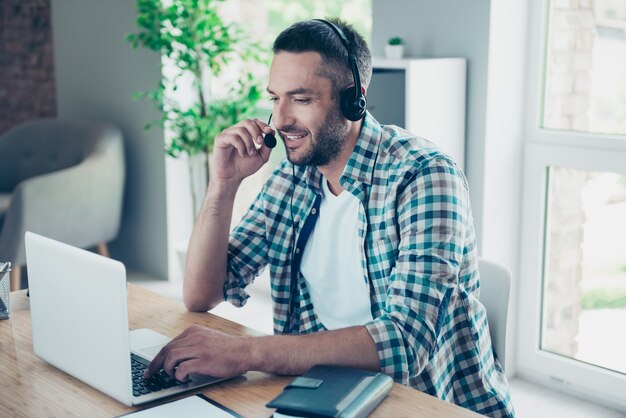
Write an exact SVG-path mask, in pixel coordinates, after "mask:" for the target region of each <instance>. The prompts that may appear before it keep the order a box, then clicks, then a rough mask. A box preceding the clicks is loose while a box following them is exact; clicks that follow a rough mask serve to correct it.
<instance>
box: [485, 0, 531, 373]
mask: <svg viewBox="0 0 626 418" xmlns="http://www.w3.org/2000/svg"><path fill="white" fill-rule="evenodd" d="M527 15H528V4H527V3H526V2H504V1H492V2H491V19H490V30H489V69H488V79H487V82H488V83H487V112H486V131H485V154H484V157H483V165H484V179H483V196H482V199H483V204H482V209H483V211H482V222H481V225H482V228H483V233H482V237H483V240H482V253H481V254H482V255H483V256H484V257H487V258H489V259H492V260H496V261H498V262H501V263H503V264H505V265H506V266H508V267H509V268H510V269H511V271H512V273H513V283H512V286H511V298H510V302H509V317H508V321H507V329H508V330H509V332H508V333H507V357H506V359H507V362H506V366H505V369H506V371H507V375H509V376H512V375H513V374H515V363H516V348H517V347H516V341H517V333H516V331H517V327H516V326H515V325H516V324H517V318H518V307H519V306H520V304H519V302H518V294H519V280H518V279H519V277H520V275H519V263H518V259H519V255H520V236H521V234H520V206H521V193H522V162H523V161H522V156H523V152H522V150H523V147H522V145H523V138H524V137H523V119H524V118H523V115H524V98H525V92H526V90H527V89H526V81H527V80H526V78H527V77H526V73H525V68H526V65H525V59H526V56H525V54H526V52H525V51H526V48H525V46H526V34H527Z"/></svg>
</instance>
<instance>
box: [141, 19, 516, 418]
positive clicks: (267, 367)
mask: <svg viewBox="0 0 626 418" xmlns="http://www.w3.org/2000/svg"><path fill="white" fill-rule="evenodd" d="M333 22H334V24H336V25H337V26H338V27H339V29H337V28H336V27H333V26H332V25H331V24H329V23H328V22H324V21H319V20H312V21H305V22H300V23H296V24H294V25H293V26H291V27H290V28H288V29H286V30H285V31H284V32H282V33H281V34H280V35H279V36H278V38H277V39H276V41H275V43H274V47H273V50H274V59H273V62H272V65H271V69H270V79H269V84H268V87H267V91H268V92H269V94H270V96H271V99H272V102H273V121H274V126H275V127H276V131H277V132H278V133H279V134H280V136H281V138H282V140H283V142H284V145H285V148H286V151H287V159H286V160H285V161H283V162H282V164H281V165H280V166H279V167H278V168H277V169H276V170H275V171H274V173H273V174H272V176H271V177H270V179H269V180H268V181H267V183H266V184H265V186H264V188H263V190H262V191H261V193H260V194H259V196H258V197H257V199H256V201H255V202H254V203H253V205H252V206H251V208H250V209H249V211H248V213H247V214H246V215H245V216H244V218H243V219H242V221H241V222H240V224H239V225H238V226H237V227H236V228H235V229H234V230H233V231H232V232H231V233H230V236H229V231H228V226H229V225H230V219H231V213H232V207H233V200H234V197H235V194H236V192H237V189H238V187H239V185H240V184H241V182H242V180H243V179H244V178H246V177H248V176H249V175H251V174H253V173H255V172H256V171H257V170H259V169H260V168H261V166H262V165H263V164H265V163H266V162H267V160H268V158H269V155H270V149H269V148H268V147H266V146H265V145H263V135H265V134H270V133H273V132H274V131H273V129H272V128H271V127H270V126H269V125H268V124H265V123H263V122H262V121H260V120H246V121H242V122H240V123H238V124H237V125H235V126H233V127H231V128H228V129H226V130H224V131H223V132H222V133H221V134H220V135H219V136H218V137H217V138H216V140H215V146H214V159H215V165H214V173H213V175H212V177H211V182H210V185H209V187H208V190H207V195H206V199H205V202H204V205H203V209H202V211H201V214H200V217H199V219H198V222H197V224H196V226H195V228H194V231H193V234H192V237H191V241H190V244H189V249H188V254H187V265H186V271H185V284H184V301H185V304H186V306H187V307H188V309H190V310H192V311H206V310H208V309H211V308H212V307H214V306H216V305H217V304H219V303H220V302H222V301H223V300H224V299H225V300H227V301H229V302H231V303H232V304H234V305H236V306H241V305H243V304H244V303H245V302H246V299H247V297H248V295H247V294H246V292H245V287H246V286H247V285H248V284H250V283H251V282H252V280H253V279H254V278H255V277H256V276H258V275H259V273H260V272H261V271H262V269H264V268H265V267H266V266H268V267H269V269H270V277H271V286H272V300H273V306H274V330H275V335H272V336H266V337H235V336H230V335H226V334H222V333H219V332H216V331H213V330H210V329H206V328H203V327H199V326H193V327H190V328H189V329H187V330H186V331H185V332H183V333H182V334H181V335H179V336H178V337H177V338H175V339H174V340H173V341H172V342H171V343H170V344H169V345H168V346H166V347H165V348H164V349H163V350H162V351H161V352H160V353H159V354H158V355H157V357H156V358H155V359H154V361H153V363H152V364H151V366H150V369H149V372H148V374H151V373H154V372H155V371H156V370H158V369H159V368H161V367H162V368H163V369H164V370H165V371H166V372H167V373H168V374H170V375H171V376H175V377H176V378H177V379H179V380H184V379H186V377H187V376H188V375H189V374H190V373H201V374H209V375H214V376H235V375H237V374H240V373H243V372H246V371H248V370H260V371H265V372H270V373H280V374H301V373H303V372H305V371H306V370H307V369H309V368H310V367H312V366H313V365H315V364H336V365H343V366H352V367H358V368H365V369H372V370H382V371H383V372H385V373H387V374H389V375H390V376H392V377H393V378H394V379H395V380H396V381H397V382H400V383H402V384H405V385H409V386H412V387H414V388H416V389H419V390H422V391H424V392H427V393H430V394H432V395H434V396H438V397H440V398H442V399H445V400H448V401H450V402H454V403H457V404H459V405H462V406H465V407H467V408H470V409H473V410H475V411H477V412H479V413H483V414H488V415H491V416H510V415H512V414H513V408H512V405H511V402H510V397H509V393H508V384H507V382H506V378H505V377H504V373H503V371H502V367H501V366H500V364H499V362H497V361H495V360H494V358H493V355H492V348H491V342H490V339H489V334H488V331H487V330H488V328H487V322H486V315H485V310H484V308H483V307H482V305H481V304H480V302H479V301H478V299H477V295H478V286H479V285H478V272H477V255H476V243H475V236H474V229H473V223H472V222H473V221H472V214H471V209H470V204H469V195H468V190H467V183H466V180H465V177H464V175H463V174H462V172H461V170H460V169H459V168H458V167H457V165H456V164H455V163H454V162H453V161H451V160H450V158H449V157H447V156H446V155H445V154H443V153H441V152H440V151H439V150H438V149H437V148H436V147H435V146H434V145H433V144H431V143H430V142H428V141H426V140H424V139H421V138H416V137H414V136H413V135H411V134H409V133H408V132H406V131H404V130H402V129H400V128H397V127H394V126H381V125H379V124H378V122H376V120H375V119H374V118H373V117H372V116H371V115H370V114H369V113H366V112H365V110H364V109H362V113H363V114H364V118H360V115H359V114H358V113H359V106H361V105H363V103H359V96H360V94H359V90H360V89H359V86H361V88H362V90H363V92H364V91H365V88H366V87H367V85H368V84H369V81H370V78H371V73H372V70H371V56H370V52H369V49H368V47H367V44H366V43H365V41H364V40H363V38H362V37H361V36H360V35H359V34H358V33H356V32H355V31H354V30H353V29H352V28H351V27H350V26H348V25H346V24H344V23H342V22H339V21H333ZM342 36H343V37H345V38H347V40H346V41H344V40H342V38H341V37H342ZM348 49H349V50H350V51H351V53H348ZM350 58H354V60H353V61H354V64H352V66H353V67H354V70H352V73H351V64H350V62H351V61H350ZM359 79H360V80H359ZM350 87H353V89H349V88H350ZM355 88H356V91H355ZM346 89H348V90H347V91H346ZM340 98H341V99H340ZM346 98H347V99H348V102H350V101H351V100H353V98H354V100H353V103H352V105H354V106H356V108H357V109H356V113H357V115H356V118H355V117H353V116H354V115H351V114H349V113H350V109H348V110H347V112H348V113H346V110H345V109H342V105H341V104H340V101H342V100H344V99H346ZM352 105H350V104H348V107H350V106H352ZM352 110H355V109H352ZM350 119H356V120H350Z"/></svg>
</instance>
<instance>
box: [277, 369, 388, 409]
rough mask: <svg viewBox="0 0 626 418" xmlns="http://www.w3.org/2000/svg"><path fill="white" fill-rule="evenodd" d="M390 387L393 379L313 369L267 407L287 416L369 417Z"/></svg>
mask: <svg viewBox="0 0 626 418" xmlns="http://www.w3.org/2000/svg"><path fill="white" fill-rule="evenodd" d="M392 387H393V379H391V377H389V376H387V375H386V374H383V373H377V372H372V371H368V370H360V369H353V368H349V367H338V366H314V367H313V368H311V369H310V370H309V371H308V372H306V373H305V374H303V375H302V376H301V377H296V378H295V379H294V380H293V381H292V382H291V383H290V384H288V385H287V386H285V388H284V389H283V391H282V393H281V394H280V395H278V396H277V397H276V398H274V399H272V400H271V401H270V402H269V403H268V404H267V405H266V406H267V407H268V408H276V412H278V413H280V414H284V415H290V416H298V417H311V418H315V417H320V418H321V417H341V418H348V417H350V418H360V417H366V416H368V415H369V414H370V413H371V412H372V411H373V410H374V408H376V406H378V404H379V403H381V402H382V401H383V399H385V397H386V396H387V394H388V393H389V391H390V390H391V388H392Z"/></svg>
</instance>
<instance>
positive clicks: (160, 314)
mask: <svg viewBox="0 0 626 418" xmlns="http://www.w3.org/2000/svg"><path fill="white" fill-rule="evenodd" d="M128 291H129V292H128V293H129V304H128V310H129V312H128V315H129V321H130V328H131V329H135V328H152V329H154V330H155V331H158V332H161V333H162V334H165V335H167V336H170V337H174V336H176V335H178V334H179V333H180V332H182V331H183V330H184V329H185V328H186V327H187V326H188V325H191V324H200V325H205V326H208V327H211V328H215V329H219V330H222V331H224V332H227V333H230V334H234V335H260V333H259V332H257V331H254V330H252V329H250V328H246V327H244V326H242V325H239V324H236V323H234V322H231V321H228V320H226V319H223V318H220V317H218V316H216V315H212V314H210V313H191V312H187V311H186V310H185V308H184V306H183V304H182V303H181V302H180V301H176V300H172V299H168V298H166V297H163V296H160V295H157V294H156V293H153V292H151V291H149V290H146V289H143V288H141V287H138V286H134V285H129V287H128ZM11 307H12V312H11V318H10V319H8V320H3V321H0V417H50V416H63V417H67V416H81V417H87V416H89V417H100V416H102V417H112V416H118V415H121V414H125V413H127V412H130V411H132V410H134V409H136V408H131V407H127V406H125V405H123V404H121V403H119V402H117V401H115V400H114V399H112V398H109V397H108V396H106V395H104V394H102V393H100V392H98V391H97V390H95V389H93V388H91V387H90V386H88V385H86V384H84V383H82V382H81V381H79V380H77V379H74V378H73V377H71V376H69V375H67V374H66V373H64V372H62V371H60V370H58V369H56V368H54V367H52V366H50V365H49V364H47V363H46V362H44V361H43V360H40V359H39V358H37V357H36V356H35V354H34V353H33V345H32V334H31V322H30V305H29V300H28V298H27V297H26V291H25V290H22V291H19V292H13V293H12V294H11ZM291 379H292V377H283V376H275V375H270V374H266V373H259V372H250V373H247V374H246V375H245V376H241V377H237V378H235V379H231V380H228V381H225V382H221V383H218V384H215V385H212V386H207V387H205V388H204V389H203V390H202V392H203V393H204V394H205V395H206V396H208V397H209V398H211V399H213V400H215V401H217V402H220V403H221V404H223V405H226V406H227V407H229V408H231V409H232V410H234V411H236V412H238V413H239V414H241V415H243V416H244V417H269V416H270V415H271V413H272V412H273V410H271V409H268V408H265V406H264V405H265V403H266V402H268V401H269V400H270V399H272V398H273V397H274V396H276V395H278V394H279V393H280V391H281V389H282V388H283V386H285V385H286V384H287V383H288V382H289V381H290V380H291ZM197 392H199V390H196V392H195V393H197ZM191 393H194V392H193V391H192V392H189V393H188V395H189V394H191ZM179 397H181V396H179ZM170 400H171V399H170ZM421 416H422V417H431V418H437V417H478V416H479V415H477V414H474V413H473V412H471V411H469V410H466V409H463V408H460V407H458V406H456V405H452V404H450V403H448V402H444V401H441V400H439V399H437V398H434V397H431V396H429V395H426V394H423V393H421V392H419V391H417V390H414V389H410V388H407V387H404V386H401V385H398V384H396V385H395V386H394V388H393V390H392V391H391V393H390V394H389V396H388V397H387V399H385V401H384V402H383V403H382V404H381V405H380V406H379V407H378V408H377V409H376V410H375V411H374V413H373V414H372V417H421Z"/></svg>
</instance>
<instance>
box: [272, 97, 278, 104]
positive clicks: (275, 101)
mask: <svg viewBox="0 0 626 418" xmlns="http://www.w3.org/2000/svg"><path fill="white" fill-rule="evenodd" d="M270 102H272V103H277V102H278V97H270Z"/></svg>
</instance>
